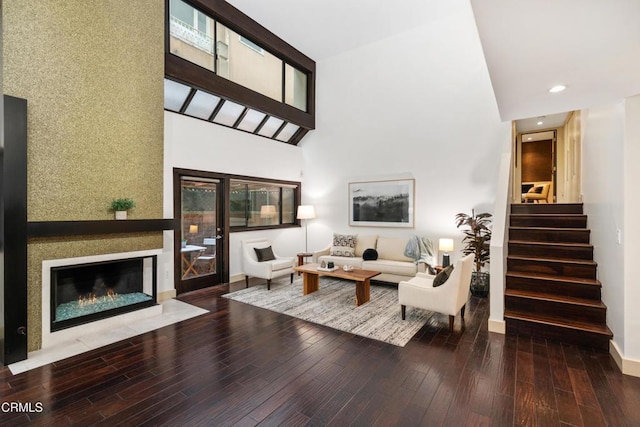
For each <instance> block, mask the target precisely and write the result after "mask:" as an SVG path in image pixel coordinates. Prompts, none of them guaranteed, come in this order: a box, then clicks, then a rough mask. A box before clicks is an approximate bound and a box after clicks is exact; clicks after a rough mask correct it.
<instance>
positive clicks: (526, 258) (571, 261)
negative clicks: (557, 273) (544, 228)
mask: <svg viewBox="0 0 640 427" xmlns="http://www.w3.org/2000/svg"><path fill="white" fill-rule="evenodd" d="M507 259H508V260H509V259H517V260H521V261H543V262H560V263H563V264H583V265H589V266H596V265H598V264H597V263H596V262H595V261H591V260H586V259H575V258H542V257H532V256H522V255H507Z"/></svg>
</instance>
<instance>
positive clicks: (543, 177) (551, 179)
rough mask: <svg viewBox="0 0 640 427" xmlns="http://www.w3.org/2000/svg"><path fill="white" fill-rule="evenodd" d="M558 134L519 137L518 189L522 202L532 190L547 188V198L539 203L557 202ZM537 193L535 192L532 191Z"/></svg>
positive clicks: (522, 135) (535, 133)
mask: <svg viewBox="0 0 640 427" xmlns="http://www.w3.org/2000/svg"><path fill="white" fill-rule="evenodd" d="M556 136H557V133H556V131H555V130H549V131H545V132H533V133H523V134H521V135H519V138H518V141H517V144H518V146H519V148H520V149H519V150H518V151H519V152H520V156H519V157H520V159H519V160H520V161H519V163H520V167H519V168H518V169H519V174H518V175H519V178H520V179H519V181H520V182H519V183H518V189H519V193H520V194H521V195H522V196H521V201H523V202H524V201H526V200H525V197H524V195H525V194H526V193H527V192H528V191H530V190H532V189H541V188H545V187H547V188H548V190H546V188H545V192H547V191H548V193H547V197H546V199H544V200H539V202H543V203H544V202H546V203H555V202H556V200H557V199H556V190H557V188H556V187H557V186H556V182H557V179H556V170H557V169H556V151H557V138H556ZM532 191H535V190H532Z"/></svg>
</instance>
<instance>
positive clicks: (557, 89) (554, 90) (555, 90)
mask: <svg viewBox="0 0 640 427" xmlns="http://www.w3.org/2000/svg"><path fill="white" fill-rule="evenodd" d="M566 88H567V87H566V86H565V85H555V86H554V87H552V88H551V89H549V92H551V93H558V92H562V91H563V90H565V89H566Z"/></svg>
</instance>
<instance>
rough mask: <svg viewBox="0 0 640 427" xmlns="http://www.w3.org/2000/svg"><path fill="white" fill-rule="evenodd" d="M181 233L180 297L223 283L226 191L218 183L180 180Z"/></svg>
mask: <svg viewBox="0 0 640 427" xmlns="http://www.w3.org/2000/svg"><path fill="white" fill-rule="evenodd" d="M179 187H180V188H179V193H180V194H179V198H178V200H176V202H178V201H179V206H176V208H178V209H176V210H177V211H179V212H180V224H181V229H180V233H176V243H175V247H176V248H177V250H176V255H178V256H176V263H175V267H176V268H175V269H176V276H177V278H178V279H177V280H176V283H177V284H178V286H177V292H178V294H180V293H184V292H189V291H193V290H197V289H202V288H206V287H209V286H215V285H217V284H219V283H220V278H221V277H222V275H221V274H220V270H221V266H222V262H221V260H222V259H224V257H223V253H222V252H223V250H224V245H222V244H221V239H222V237H223V234H222V215H221V212H222V209H221V208H222V203H221V201H222V191H221V183H220V181H219V180H217V179H209V178H202V177H195V176H187V175H181V176H179Z"/></svg>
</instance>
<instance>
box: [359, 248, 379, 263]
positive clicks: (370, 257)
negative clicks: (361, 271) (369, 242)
mask: <svg viewBox="0 0 640 427" xmlns="http://www.w3.org/2000/svg"><path fill="white" fill-rule="evenodd" d="M362 259H363V260H365V261H375V260H377V259H378V251H376V250H375V249H373V248H369V249H366V250H365V251H364V252H363V253H362Z"/></svg>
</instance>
